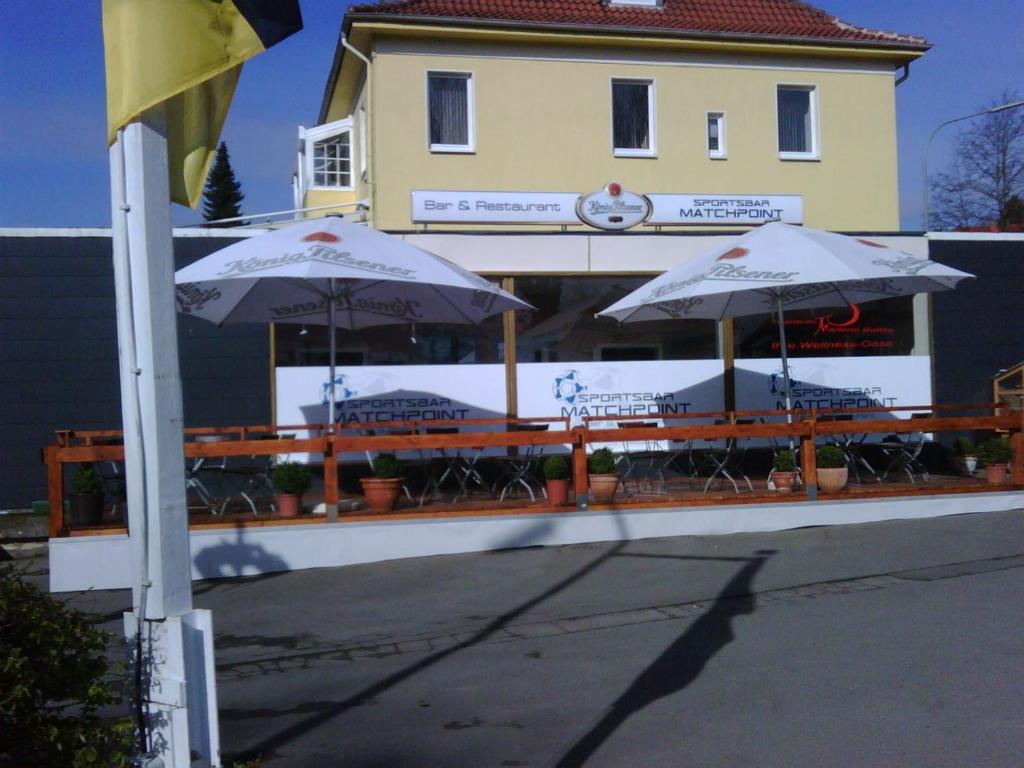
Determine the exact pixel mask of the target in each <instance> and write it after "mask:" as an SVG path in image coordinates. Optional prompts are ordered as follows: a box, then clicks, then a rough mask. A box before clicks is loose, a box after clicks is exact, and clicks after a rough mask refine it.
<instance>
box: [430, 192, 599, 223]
mask: <svg viewBox="0 0 1024 768" xmlns="http://www.w3.org/2000/svg"><path fill="white" fill-rule="evenodd" d="M579 198H580V195H579V194H578V193H576V192H467V191H458V190H456V191H452V190H425V189H416V190H413V192H412V220H413V221H415V222H422V223H437V224H444V223H447V224H451V223H458V222H462V223H465V224H579V223H580V220H579V217H577V215H576V201H577V200H579Z"/></svg>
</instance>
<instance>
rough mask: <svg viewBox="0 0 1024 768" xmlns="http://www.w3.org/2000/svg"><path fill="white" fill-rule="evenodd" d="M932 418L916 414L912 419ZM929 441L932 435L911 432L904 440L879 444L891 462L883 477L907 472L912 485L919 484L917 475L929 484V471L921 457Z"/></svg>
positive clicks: (927, 414)
mask: <svg viewBox="0 0 1024 768" xmlns="http://www.w3.org/2000/svg"><path fill="white" fill-rule="evenodd" d="M931 416H932V414H930V413H914V414H911V416H910V418H911V419H927V418H931ZM929 439H930V435H927V434H926V433H924V432H910V433H907V434H905V435H904V437H903V439H899V440H894V441H884V442H881V443H878V447H879V449H881V451H882V453H884V454H885V457H886V459H887V460H888V462H889V463H888V465H887V466H886V468H885V469H884V470H883V472H882V476H883V477H885V478H886V479H888V477H889V475H890V474H896V475H899V474H900V473H901V472H906V473H907V477H908V478H909V479H910V482H911V483H913V484H916V483H917V479H916V475H920V476H921V479H922V480H924V482H926V483H927V482H928V481H929V480H930V478H929V476H928V470H927V468H926V467H925V466H924V464H922V463H921V461H920V456H921V451H922V450H923V449H924V444H925V443H926V442H928V441H929ZM915 473H916V474H915Z"/></svg>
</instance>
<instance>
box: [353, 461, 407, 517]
mask: <svg viewBox="0 0 1024 768" xmlns="http://www.w3.org/2000/svg"><path fill="white" fill-rule="evenodd" d="M372 469H373V476H372V477H364V478H361V479H360V480H359V483H360V484H361V485H362V486H363V495H364V496H365V497H366V505H367V506H368V507H369V508H370V511H371V512H377V513H379V514H383V513H387V512H390V511H391V510H393V509H394V508H395V504H397V503H398V494H399V493H401V490H402V468H401V465H400V464H399V463H398V459H396V458H395V454H393V453H381V454H378V455H377V456H376V457H375V458H374V460H373V463H372Z"/></svg>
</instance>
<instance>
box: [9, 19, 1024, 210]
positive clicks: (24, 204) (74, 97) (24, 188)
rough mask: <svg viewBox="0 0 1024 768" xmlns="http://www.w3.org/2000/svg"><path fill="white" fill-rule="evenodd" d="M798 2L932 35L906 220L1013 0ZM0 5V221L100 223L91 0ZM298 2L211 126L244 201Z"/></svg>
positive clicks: (268, 195)
mask: <svg viewBox="0 0 1024 768" xmlns="http://www.w3.org/2000/svg"><path fill="white" fill-rule="evenodd" d="M812 4H816V5H817V6H818V7H820V8H823V9H825V10H827V11H829V12H831V13H834V14H835V15H837V16H839V17H840V18H841V19H844V20H845V21H849V22H851V23H854V24H858V25H860V26H866V27H871V28H875V29H884V30H887V31H893V32H901V33H909V34H915V35H923V36H925V37H926V38H928V40H929V41H930V42H931V43H932V44H933V46H934V47H933V49H932V50H931V51H930V52H929V53H928V54H926V55H925V56H924V57H923V59H922V60H920V61H919V62H917V63H915V64H913V65H912V67H911V75H910V79H909V80H908V81H907V82H905V83H904V84H903V85H901V86H900V87H899V88H898V89H897V91H896V93H897V119H898V123H897V129H898V134H899V153H900V155H899V156H900V209H901V224H902V227H903V228H904V229H907V230H914V229H919V228H920V216H921V175H922V171H921V164H922V153H923V151H924V146H925V142H926V141H927V139H928V135H929V134H930V133H931V131H932V130H933V129H934V128H935V126H937V125H938V124H939V123H941V122H942V121H944V120H947V119H949V118H952V117H958V116H960V115H964V114H967V113H969V112H973V111H975V110H977V109H979V108H981V107H983V106H985V105H987V104H988V103H990V102H992V101H993V100H995V99H997V98H998V97H999V95H1000V94H1001V93H1002V91H1003V90H1005V89H1016V90H1018V91H1019V92H1020V93H1021V96H1022V97H1024V63H1022V59H1021V56H1020V51H1021V42H1020V41H1021V37H1022V33H1024V21H1022V16H1021V8H1020V0H986V2H984V3H978V4H968V3H964V2H962V0H930V1H929V0H903V2H899V3H894V2H892V1H891V0H821V1H820V2H817V3H812ZM4 5H5V8H4V10H5V14H4V15H5V23H4V26H3V29H2V30H0V179H2V180H3V184H2V185H0V227H72V226H75V227H88V226H108V225H109V222H110V200H109V194H110V193H109V173H108V168H107V148H106V141H105V133H106V131H105V120H106V117H105V105H104V99H105V96H104V85H103V37H102V30H101V26H100V3H99V0H89V1H87V2H83V1H82V0H7V2H6V3H5V4H4ZM301 6H302V13H303V18H304V21H305V29H304V30H303V31H302V32H300V33H299V34H297V35H295V36H293V37H292V38H290V39H288V40H286V41H284V42H283V43H281V44H279V45H277V46H275V47H274V48H272V49H271V50H270V51H268V52H267V53H265V54H263V55H261V56H258V57H256V58H255V59H253V60H252V61H250V62H249V63H248V64H246V65H245V68H244V70H243V73H242V79H241V82H240V84H239V87H238V91H237V93H236V96H235V100H234V102H233V104H232V107H231V112H230V114H229V116H228V120H227V124H226V126H225V130H224V133H223V136H222V138H223V139H224V140H225V141H226V142H227V143H228V148H229V150H230V152H231V158H232V165H233V167H234V169H235V173H236V175H237V176H238V178H239V180H240V181H241V183H242V188H243V191H244V192H245V193H246V200H245V204H244V210H245V212H246V213H256V212H259V211H270V210H278V209H284V208H290V207H291V174H292V171H293V169H294V162H295V141H296V126H298V125H300V124H302V125H307V126H309V125H313V124H314V123H315V121H316V117H317V114H318V112H319V108H320V100H321V98H322V95H323V86H324V83H325V81H326V78H327V73H328V70H329V68H330V64H331V58H332V56H333V53H334V46H335V41H336V38H337V34H338V29H339V25H340V22H341V18H342V16H343V14H344V10H345V7H346V6H347V3H345V2H341V1H340V0H334V1H331V2H328V1H327V0H301ZM954 135H955V127H952V128H948V129H945V131H944V132H943V133H941V134H940V135H939V138H937V139H936V142H935V144H934V145H933V146H932V151H931V155H930V160H929V169H930V170H931V171H933V172H934V171H935V170H937V169H939V168H941V166H942V164H943V160H944V159H945V158H946V157H947V156H948V155H947V150H948V146H949V139H951V138H952V137H953V136H954ZM679 191H681V192H682V191H694V190H679ZM739 191H742V190H739ZM174 208H175V211H174V222H175V223H176V224H191V223H196V222H198V221H200V220H201V214H200V212H199V211H191V210H189V209H187V208H182V207H180V206H174Z"/></svg>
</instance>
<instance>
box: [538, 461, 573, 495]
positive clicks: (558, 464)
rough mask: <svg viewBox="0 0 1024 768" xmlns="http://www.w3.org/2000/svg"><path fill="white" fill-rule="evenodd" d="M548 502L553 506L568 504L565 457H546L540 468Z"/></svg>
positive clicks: (566, 462) (567, 466) (567, 476)
mask: <svg viewBox="0 0 1024 768" xmlns="http://www.w3.org/2000/svg"><path fill="white" fill-rule="evenodd" d="M541 468H542V470H543V472H544V486H545V490H546V492H547V494H548V502H549V503H551V504H554V505H555V506H560V505H562V504H567V503H568V502H569V462H568V460H567V459H566V458H565V456H548V457H547V458H546V459H544V464H543V465H542V466H541Z"/></svg>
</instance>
